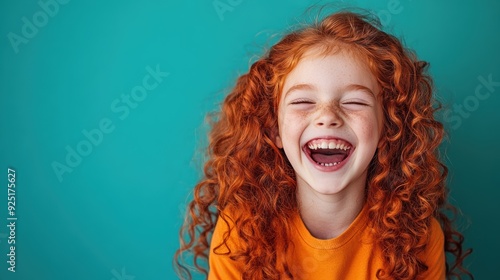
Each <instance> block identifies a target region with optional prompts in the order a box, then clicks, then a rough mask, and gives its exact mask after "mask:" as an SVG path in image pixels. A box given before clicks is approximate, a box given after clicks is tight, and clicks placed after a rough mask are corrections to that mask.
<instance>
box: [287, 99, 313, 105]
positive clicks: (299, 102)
mask: <svg viewBox="0 0 500 280" xmlns="http://www.w3.org/2000/svg"><path fill="white" fill-rule="evenodd" d="M290 104H314V102H312V101H311V100H307V99H298V100H293V101H292V102H290Z"/></svg>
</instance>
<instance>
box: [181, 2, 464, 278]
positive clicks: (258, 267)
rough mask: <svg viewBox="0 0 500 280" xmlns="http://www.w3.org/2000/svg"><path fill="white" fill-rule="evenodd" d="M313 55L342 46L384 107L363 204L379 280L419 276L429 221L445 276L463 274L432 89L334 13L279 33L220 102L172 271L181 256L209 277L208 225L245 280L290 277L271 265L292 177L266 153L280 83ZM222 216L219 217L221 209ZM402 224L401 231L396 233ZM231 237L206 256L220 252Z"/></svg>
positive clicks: (394, 51)
mask: <svg viewBox="0 0 500 280" xmlns="http://www.w3.org/2000/svg"><path fill="white" fill-rule="evenodd" d="M313 47H321V48H323V50H324V51H325V52H329V51H331V50H333V49H336V47H341V48H348V49H349V50H351V51H353V53H355V54H356V55H359V56H360V57H361V58H362V59H363V60H364V61H365V62H366V63H367V65H368V66H369V68H370V70H371V72H372V73H373V75H374V76H375V77H376V79H377V81H378V83H379V85H380V88H381V91H380V92H381V93H380V99H381V102H382V105H383V108H384V118H385V122H384V130H383V131H384V136H383V139H382V142H381V145H380V146H379V148H378V150H377V152H376V154H375V156H374V158H373V160H372V162H371V164H370V166H369V171H368V178H367V186H366V203H367V204H368V208H369V210H368V211H369V218H370V221H371V223H372V224H371V226H372V227H373V228H374V230H375V238H376V240H377V242H378V244H379V246H380V248H384V256H385V260H384V261H385V267H384V268H383V269H381V270H379V271H378V273H377V277H378V278H379V279H417V278H418V275H420V274H421V273H422V272H424V271H426V270H427V265H426V264H425V263H423V262H422V260H420V259H419V258H418V256H419V254H420V253H421V252H423V251H424V250H425V246H426V238H427V236H428V235H429V231H430V224H431V219H432V218H433V217H434V218H436V219H438V221H440V223H441V226H442V228H443V231H444V236H445V247H444V248H443V250H446V252H448V254H447V269H446V270H447V277H449V278H451V277H454V276H456V277H458V278H460V279H461V275H468V276H470V277H471V278H473V277H472V275H471V274H470V273H469V272H468V271H467V270H466V269H465V268H464V266H463V265H462V263H463V260H464V258H465V257H466V256H467V255H469V254H470V252H471V250H470V249H469V250H467V251H464V250H462V243H463V236H462V235H461V234H460V233H459V232H458V231H456V230H455V229H454V228H453V226H452V221H451V220H450V218H448V216H446V215H445V214H444V211H445V210H447V209H450V207H451V209H454V208H453V207H452V206H451V205H449V204H448V203H447V189H446V187H445V178H446V175H447V172H448V171H447V168H446V166H445V165H444V164H443V163H442V162H441V161H440V159H439V154H438V146H439V145H440V143H441V141H442V138H443V134H444V129H443V125H442V124H441V123H440V122H438V121H437V120H436V119H435V118H434V113H435V111H436V110H437V108H436V106H435V104H434V103H433V102H434V101H433V98H432V89H433V87H432V80H431V78H430V77H429V76H428V75H427V74H426V68H427V65H428V64H427V63H426V62H423V61H419V60H417V58H416V56H415V55H414V54H413V53H412V52H411V51H409V50H407V49H405V48H404V47H403V46H402V44H401V42H400V41H399V40H398V39H397V38H395V37H394V36H392V35H389V34H387V33H385V32H383V31H381V29H380V23H379V22H378V21H377V20H376V19H373V18H371V17H370V16H365V15H361V14H357V13H353V12H338V13H334V14H331V15H329V16H327V17H325V18H324V19H323V20H322V21H320V22H318V23H316V24H313V25H311V26H308V27H304V28H302V29H300V30H296V31H293V32H291V33H290V34H288V35H286V36H285V37H284V38H282V39H281V41H279V42H278V43H277V44H275V45H274V46H272V48H271V49H270V50H269V51H268V53H267V54H266V55H264V56H263V57H262V58H260V59H259V60H258V61H256V62H255V63H253V65H252V66H251V67H250V70H249V72H248V73H247V74H245V75H242V76H241V77H239V79H238V81H237V83H236V85H235V87H234V89H233V90H232V92H231V93H230V94H229V95H228V96H227V98H226V99H225V100H224V103H223V105H222V110H221V112H220V114H218V116H217V119H216V121H215V123H214V125H213V127H212V130H211V133H210V135H209V147H208V161H207V162H206V163H205V167H204V177H203V179H202V180H201V181H200V182H199V183H198V184H197V185H196V187H195V189H194V194H193V195H194V199H193V201H192V202H191V203H190V204H189V208H188V210H189V211H188V213H187V219H186V221H185V224H184V226H183V228H182V229H181V233H180V235H181V247H180V249H179V250H178V251H177V252H176V256H175V266H176V269H177V272H178V274H179V276H181V277H182V278H191V273H190V271H189V269H188V268H187V267H186V265H185V259H184V257H183V253H185V252H190V253H191V254H192V255H193V261H194V265H195V267H196V270H198V271H200V272H202V273H204V274H207V273H208V271H207V269H206V268H205V266H206V263H205V262H206V260H207V259H208V254H209V250H210V239H211V233H212V232H213V230H214V227H215V224H216V222H217V219H223V220H224V221H225V222H226V223H229V221H230V222H231V224H233V225H234V227H233V228H232V230H234V231H236V233H237V236H239V238H240V239H241V240H239V241H241V243H242V248H243V249H242V250H240V251H234V250H233V251H232V252H231V257H232V258H233V259H240V260H242V262H243V263H244V264H245V269H244V271H242V274H243V275H242V278H243V279H281V278H282V277H283V275H282V274H283V271H284V273H285V274H287V275H286V276H287V277H290V278H293V275H292V273H291V272H290V269H289V264H287V263H286V262H285V261H284V260H283V259H280V258H279V256H283V255H285V254H286V251H287V249H288V245H287V243H288V240H289V236H290V235H291V233H290V230H289V229H290V228H291V227H290V223H291V219H290V218H291V217H292V216H293V214H294V213H296V212H297V211H298V210H297V208H298V206H297V200H296V194H295V192H296V179H295V175H294V171H293V169H292V167H291V165H290V163H289V162H288V160H287V158H286V156H285V155H284V153H283V152H282V150H280V149H278V147H277V146H276V145H275V142H274V139H275V137H276V135H277V129H278V124H277V110H278V101H279V99H280V95H281V92H282V89H283V84H284V80H285V78H286V76H287V74H288V73H290V71H291V70H292V69H293V68H294V67H295V66H296V65H297V63H298V62H299V60H300V59H301V57H302V56H303V54H304V53H305V52H306V51H307V50H310V49H311V48H313ZM228 209H237V211H231V218H229V217H228V216H227V215H226V214H224V211H225V210H226V211H227V210H228ZM402 225H404V226H402ZM228 236H229V234H226V235H225V237H226V238H225V240H224V241H223V243H222V244H217V245H218V246H216V247H215V248H212V250H215V252H216V253H217V249H218V248H221V247H222V246H227V244H226V242H227V241H228V238H229V237H228Z"/></svg>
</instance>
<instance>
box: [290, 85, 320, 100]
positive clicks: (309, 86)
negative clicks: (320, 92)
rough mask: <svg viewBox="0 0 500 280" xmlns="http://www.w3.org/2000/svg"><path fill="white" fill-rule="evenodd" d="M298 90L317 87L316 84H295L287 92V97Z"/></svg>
mask: <svg viewBox="0 0 500 280" xmlns="http://www.w3.org/2000/svg"><path fill="white" fill-rule="evenodd" d="M296 90H316V87H315V86H314V85H311V84H296V85H293V86H292V87H290V88H289V89H288V90H287V91H286V93H285V97H286V96H287V95H288V94H289V93H290V92H292V91H296Z"/></svg>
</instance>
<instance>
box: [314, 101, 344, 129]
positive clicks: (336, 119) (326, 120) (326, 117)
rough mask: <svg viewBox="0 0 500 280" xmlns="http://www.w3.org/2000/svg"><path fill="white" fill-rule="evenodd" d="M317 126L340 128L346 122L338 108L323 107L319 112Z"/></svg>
mask: <svg viewBox="0 0 500 280" xmlns="http://www.w3.org/2000/svg"><path fill="white" fill-rule="evenodd" d="M315 122H316V125H317V126H320V127H338V126H341V125H342V124H343V123H344V122H343V120H342V117H341V115H340V110H339V108H337V107H336V106H331V105H330V106H323V107H322V108H320V109H319V110H318V114H317V117H316V121H315Z"/></svg>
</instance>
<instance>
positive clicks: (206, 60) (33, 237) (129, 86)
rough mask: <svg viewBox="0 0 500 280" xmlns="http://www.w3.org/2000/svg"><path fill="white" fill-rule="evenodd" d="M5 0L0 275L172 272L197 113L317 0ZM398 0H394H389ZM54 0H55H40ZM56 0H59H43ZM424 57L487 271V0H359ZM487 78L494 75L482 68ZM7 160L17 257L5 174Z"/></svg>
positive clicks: (492, 42) (470, 230)
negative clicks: (11, 257)
mask: <svg viewBox="0 0 500 280" xmlns="http://www.w3.org/2000/svg"><path fill="white" fill-rule="evenodd" d="M54 1H55V0H41V1H40V2H38V1H26V0H24V1H2V4H0V7H1V8H0V35H1V36H2V39H1V40H0V50H1V64H0V67H1V68H0V94H1V100H0V127H1V132H0V135H1V136H0V173H2V174H0V177H2V178H3V179H2V182H3V183H2V185H1V188H0V190H1V191H0V218H1V219H0V279H13V280H14V279H50V280H59V279H73V280H80V279H107V280H108V279H116V280H121V279H136V280H143V279H175V276H174V274H173V269H172V267H171V258H172V254H173V252H174V251H175V249H176V247H177V240H178V239H177V234H178V228H179V226H180V224H181V219H182V218H181V217H182V213H183V207H184V205H185V203H186V197H187V196H188V194H189V192H190V190H191V188H192V187H193V185H194V184H195V182H196V181H197V179H198V178H199V174H200V165H201V163H200V160H201V156H200V155H199V151H200V145H201V143H203V141H204V139H205V132H206V131H205V129H204V128H203V118H204V115H205V114H206V113H207V112H209V111H210V110H213V109H215V108H216V105H217V103H218V102H219V101H220V100H221V99H222V97H223V94H224V92H225V91H226V90H227V89H228V88H230V87H231V85H232V84H233V82H234V79H235V78H236V77H237V75H238V74H241V73H243V72H245V71H246V70H247V69H248V61H249V60H250V58H251V57H252V55H253V54H259V53H260V47H259V46H260V45H262V44H263V43H264V42H266V40H267V37H268V36H270V35H271V34H275V33H278V32H280V31H282V30H284V29H285V28H286V27H287V26H289V25H290V24H293V23H294V22H295V21H294V19H295V18H297V17H300V16H301V14H302V13H303V11H304V10H305V8H306V7H308V6H309V5H311V4H313V3H314V2H315V1H297V0H294V1H285V0H279V1H264V0H254V1H248V0H220V1H218V2H220V3H222V4H226V5H229V6H228V7H229V9H228V10H227V11H225V12H222V13H219V14H218V13H217V10H216V9H215V8H214V6H213V1H212V0H210V1H159V0H150V1H123V0H122V1H78V0H71V1H70V0H64V1H63V0H59V2H54ZM396 2H397V1H396ZM44 3H52V5H48V6H47V5H44ZM54 3H57V5H53V4H54ZM353 4H355V5H358V6H360V7H364V8H368V9H373V10H374V11H375V12H376V13H378V14H379V15H380V16H382V20H383V22H384V24H385V25H386V27H387V29H388V30H390V31H391V32H393V33H394V34H396V35H398V36H400V37H403V38H404V41H405V42H406V44H407V45H408V46H409V47H411V48H413V49H415V50H416V51H417V53H418V55H419V56H420V58H421V59H423V60H427V61H429V62H430V63H431V72H432V74H433V76H434V78H435V82H436V89H437V92H438V96H439V99H440V100H441V101H442V102H443V104H444V105H445V106H446V107H447V108H448V109H447V110H448V111H447V112H446V113H445V116H443V118H444V121H445V124H446V125H447V127H448V129H449V141H448V142H446V143H445V145H444V146H443V150H445V151H446V155H447V164H448V166H449V168H450V188H451V198H452V200H453V202H454V203H455V204H456V205H457V206H459V208H460V209H461V210H462V212H463V214H464V217H465V218H464V219H462V220H461V223H460V224H461V228H462V229H463V230H464V233H465V235H466V244H467V246H472V247H474V250H475V253H474V255H473V257H472V258H470V259H469V260H468V262H467V263H468V264H469V265H470V268H471V270H472V271H473V272H474V273H475V274H476V276H477V279H492V277H493V275H497V274H498V265H497V261H496V260H497V256H498V253H499V251H500V239H499V238H498V235H499V233H500V229H499V228H498V222H497V221H498V219H497V218H495V217H496V216H497V214H500V203H498V201H497V200H498V197H499V196H500V188H499V187H500V184H499V183H498V179H497V177H496V175H498V174H496V172H498V171H497V169H498V167H499V166H500V165H499V162H500V148H499V146H498V138H499V136H500V130H499V128H500V114H499V113H498V111H496V110H498V108H499V107H500V96H499V93H500V84H499V82H500V55H499V53H498V52H499V50H500V36H499V35H498V34H499V33H498V28H499V27H500V2H499V1H492V0H491V1H487V0H482V1H474V2H473V1H460V2H457V1H431V0H420V1H411V0H400V1H399V4H398V3H395V1H394V0H382V1H368V0H366V1H357V2H353ZM488 80H492V81H493V82H491V81H490V82H488ZM8 168H13V169H15V173H16V182H15V183H16V188H15V190H16V195H15V197H16V198H15V199H16V205H15V208H16V209H15V213H14V216H15V217H16V218H17V221H15V222H16V228H15V230H16V236H15V237H16V251H15V254H16V272H15V273H11V272H9V271H7V268H8V266H9V265H8V264H7V262H6V261H7V258H8V256H7V254H9V250H8V246H10V245H8V240H9V239H8V236H9V234H10V230H9V228H8V227H7V224H8V221H7V217H8V212H7V196H8V194H7V192H8V191H7V183H8V182H7V178H8V177H7V176H8V175H7V173H8Z"/></svg>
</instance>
